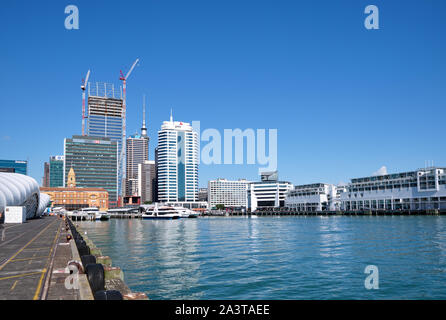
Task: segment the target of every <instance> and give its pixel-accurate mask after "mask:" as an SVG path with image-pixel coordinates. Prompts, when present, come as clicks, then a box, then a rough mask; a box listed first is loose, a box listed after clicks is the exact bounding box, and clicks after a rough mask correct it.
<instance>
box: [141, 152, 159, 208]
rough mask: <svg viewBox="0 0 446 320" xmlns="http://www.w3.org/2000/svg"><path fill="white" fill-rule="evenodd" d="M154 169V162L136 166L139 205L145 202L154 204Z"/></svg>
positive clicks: (148, 161)
mask: <svg viewBox="0 0 446 320" xmlns="http://www.w3.org/2000/svg"><path fill="white" fill-rule="evenodd" d="M155 183H156V168H155V161H153V160H146V161H144V162H143V163H140V164H138V191H139V192H138V194H137V195H138V196H140V197H141V203H144V202H146V201H150V202H155V201H156V196H155V191H156V189H155Z"/></svg>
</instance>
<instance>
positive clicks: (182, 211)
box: [173, 207, 199, 218]
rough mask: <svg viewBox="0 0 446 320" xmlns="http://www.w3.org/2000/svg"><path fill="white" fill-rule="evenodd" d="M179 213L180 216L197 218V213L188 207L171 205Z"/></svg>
mask: <svg viewBox="0 0 446 320" xmlns="http://www.w3.org/2000/svg"><path fill="white" fill-rule="evenodd" d="M173 208H174V209H175V210H176V211H177V212H178V213H179V214H180V217H181V218H198V216H199V213H198V212H195V211H193V210H191V209H188V208H183V207H173Z"/></svg>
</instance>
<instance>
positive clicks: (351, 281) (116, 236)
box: [80, 216, 446, 299]
mask: <svg viewBox="0 0 446 320" xmlns="http://www.w3.org/2000/svg"><path fill="white" fill-rule="evenodd" d="M445 219H446V217H434V216H430V217H398V216H394V217H260V218H248V217H225V218H222V217H215V218H199V219H181V220H173V221H147V220H137V219H134V220H132V219H130V220H120V219H112V220H110V221H106V222H94V221H93V222H91V221H85V222H80V223H81V224H82V226H83V227H84V229H85V230H87V231H88V236H89V237H90V238H91V239H92V240H93V241H94V243H95V244H96V245H97V246H98V247H99V248H101V249H102V252H103V253H104V254H105V255H108V256H110V257H111V258H112V260H113V264H114V265H116V266H120V267H121V268H122V269H123V270H124V273H125V277H126V279H125V280H126V283H127V284H128V285H129V287H131V288H132V289H133V290H134V291H143V292H145V293H146V294H147V295H148V296H149V297H150V298H151V299H408V298H410V299H445V298H446V290H444V283H446V259H445V253H446V252H445V249H446V220H445ZM369 264H373V265H376V266H378V268H379V274H380V289H379V290H366V289H365V288H364V279H365V277H366V275H365V274H364V269H365V267H366V266H367V265H369Z"/></svg>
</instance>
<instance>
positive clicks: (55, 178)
mask: <svg viewBox="0 0 446 320" xmlns="http://www.w3.org/2000/svg"><path fill="white" fill-rule="evenodd" d="M63 160H64V156H51V157H50V162H49V170H50V171H49V174H50V179H49V187H51V188H56V187H63Z"/></svg>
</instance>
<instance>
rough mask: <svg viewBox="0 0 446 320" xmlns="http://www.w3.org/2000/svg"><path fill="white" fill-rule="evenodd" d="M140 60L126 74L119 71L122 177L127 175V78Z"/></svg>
mask: <svg viewBox="0 0 446 320" xmlns="http://www.w3.org/2000/svg"><path fill="white" fill-rule="evenodd" d="M138 62H139V59H136V61H135V62H134V63H133V65H132V67H131V68H130V70H129V72H127V74H126V75H125V76H124V74H123V73H122V70H120V71H119V72H120V73H121V76H120V77H119V80H121V81H122V93H123V97H122V100H123V103H122V143H121V155H120V162H121V170H122V177H124V175H125V164H124V155H125V138H126V134H125V129H126V128H125V122H126V107H127V99H126V97H127V88H126V83H127V79H128V78H129V77H130V74H131V73H132V71H133V69H134V68H135V66H136V64H137V63H138Z"/></svg>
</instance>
